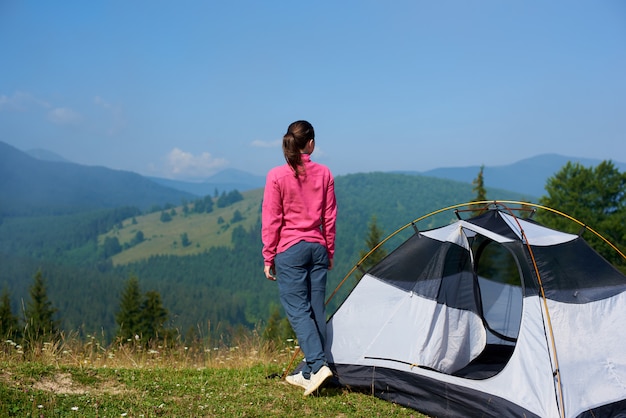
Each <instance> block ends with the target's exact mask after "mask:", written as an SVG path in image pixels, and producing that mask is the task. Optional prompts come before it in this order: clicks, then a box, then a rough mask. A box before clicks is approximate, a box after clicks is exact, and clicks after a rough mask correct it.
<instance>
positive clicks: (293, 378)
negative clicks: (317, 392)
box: [285, 372, 310, 389]
mask: <svg viewBox="0 0 626 418" xmlns="http://www.w3.org/2000/svg"><path fill="white" fill-rule="evenodd" d="M285 381H287V383H289V384H291V385H294V386H300V387H301V388H304V389H306V388H308V387H309V382H310V380H309V379H305V378H304V376H302V372H298V373H296V374H292V375H289V376H287V377H286V378H285Z"/></svg>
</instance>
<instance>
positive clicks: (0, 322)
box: [0, 287, 20, 340]
mask: <svg viewBox="0 0 626 418" xmlns="http://www.w3.org/2000/svg"><path fill="white" fill-rule="evenodd" d="M1 299H2V301H1V302H0V337H2V338H5V339H12V340H15V339H17V338H19V336H20V329H19V320H18V318H17V316H15V315H13V311H12V310H11V297H10V295H9V291H8V289H7V288H6V287H5V288H4V290H3V291H2V298H1Z"/></svg>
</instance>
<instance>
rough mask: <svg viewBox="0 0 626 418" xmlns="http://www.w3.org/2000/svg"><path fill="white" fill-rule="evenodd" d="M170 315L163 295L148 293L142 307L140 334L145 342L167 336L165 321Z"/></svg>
mask: <svg viewBox="0 0 626 418" xmlns="http://www.w3.org/2000/svg"><path fill="white" fill-rule="evenodd" d="M168 316H169V314H168V312H167V309H165V308H164V307H163V302H162V301H161V294H160V293H159V292H157V291H155V290H150V291H148V292H146V294H145V297H144V300H143V303H142V305H141V313H140V317H141V324H140V333H141V336H142V339H143V340H144V341H145V342H148V341H150V340H158V339H160V338H163V337H164V336H165V327H164V324H165V321H167V318H168Z"/></svg>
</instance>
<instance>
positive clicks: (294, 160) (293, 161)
mask: <svg viewBox="0 0 626 418" xmlns="http://www.w3.org/2000/svg"><path fill="white" fill-rule="evenodd" d="M311 139H315V130H314V129H313V125H311V124H310V123H309V122H307V121H305V120H298V121H295V122H293V123H292V124H291V125H289V128H287V133H286V134H285V136H283V154H284V155H285V160H287V164H289V165H290V166H291V168H293V171H294V173H295V175H296V177H298V175H299V174H300V171H301V170H302V156H301V155H300V153H301V151H302V150H303V149H304V148H305V147H306V144H307V142H309V141H310V140H311Z"/></svg>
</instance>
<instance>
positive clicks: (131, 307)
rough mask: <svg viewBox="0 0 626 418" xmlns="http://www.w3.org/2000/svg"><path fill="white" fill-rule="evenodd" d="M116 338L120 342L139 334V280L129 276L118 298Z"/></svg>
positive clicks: (140, 319) (140, 320)
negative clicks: (119, 339)
mask: <svg viewBox="0 0 626 418" xmlns="http://www.w3.org/2000/svg"><path fill="white" fill-rule="evenodd" d="M115 322H117V325H118V327H119V328H118V331H117V336H118V337H119V338H121V339H122V340H128V339H131V338H134V337H135V335H139V334H140V333H141V322H142V318H141V292H140V290H139V279H138V278H137V277H136V276H131V277H130V278H129V279H128V281H127V282H126V287H125V288H124V290H123V291H122V295H121V298H120V310H119V311H118V313H117V315H116V316H115Z"/></svg>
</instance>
